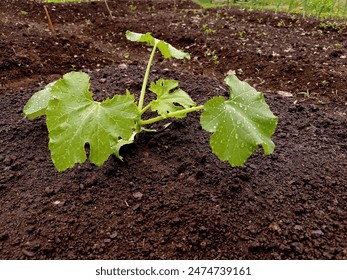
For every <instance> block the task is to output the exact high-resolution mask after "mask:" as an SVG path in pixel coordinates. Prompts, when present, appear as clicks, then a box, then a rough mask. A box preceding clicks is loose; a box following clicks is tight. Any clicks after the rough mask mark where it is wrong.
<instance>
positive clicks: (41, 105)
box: [23, 82, 55, 120]
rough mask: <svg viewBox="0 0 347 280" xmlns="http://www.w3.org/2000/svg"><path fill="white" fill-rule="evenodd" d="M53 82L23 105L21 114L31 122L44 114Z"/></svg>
mask: <svg viewBox="0 0 347 280" xmlns="http://www.w3.org/2000/svg"><path fill="white" fill-rule="evenodd" d="M54 84H55V82H52V83H50V84H48V85H47V86H46V87H45V88H44V89H43V90H40V91H38V92H36V93H34V95H33V96H32V97H31V98H30V99H29V101H28V102H27V104H25V106H24V109H23V112H24V115H25V117H27V118H28V119H30V120H32V119H35V118H37V117H40V116H42V115H44V114H45V113H46V108H47V106H48V102H49V100H50V99H51V90H52V87H53V85H54Z"/></svg>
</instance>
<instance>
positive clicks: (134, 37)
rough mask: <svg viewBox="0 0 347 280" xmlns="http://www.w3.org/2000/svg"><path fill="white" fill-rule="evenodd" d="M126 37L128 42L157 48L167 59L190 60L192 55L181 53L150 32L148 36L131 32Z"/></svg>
mask: <svg viewBox="0 0 347 280" xmlns="http://www.w3.org/2000/svg"><path fill="white" fill-rule="evenodd" d="M126 37H127V39H128V40H130V41H133V42H141V43H147V44H148V45H149V46H152V47H153V46H155V45H156V46H157V47H158V49H159V51H160V52H161V54H162V55H163V56H164V57H165V58H170V57H174V58H177V59H184V58H186V59H190V55H189V54H188V53H186V52H183V51H180V50H178V49H176V48H175V47H173V46H172V45H170V44H168V43H166V42H164V41H161V40H158V39H156V38H154V37H153V36H152V35H151V33H150V32H147V33H146V34H142V33H136V32H131V31H127V32H126Z"/></svg>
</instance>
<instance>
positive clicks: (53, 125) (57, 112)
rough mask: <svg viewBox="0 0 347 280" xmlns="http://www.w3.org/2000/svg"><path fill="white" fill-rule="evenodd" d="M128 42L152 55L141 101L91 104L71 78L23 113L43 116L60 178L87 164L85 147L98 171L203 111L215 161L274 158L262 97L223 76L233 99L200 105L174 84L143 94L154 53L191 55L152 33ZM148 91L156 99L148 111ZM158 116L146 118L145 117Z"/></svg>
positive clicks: (270, 121) (79, 79) (271, 120)
mask: <svg viewBox="0 0 347 280" xmlns="http://www.w3.org/2000/svg"><path fill="white" fill-rule="evenodd" d="M126 37H127V38H128V39H129V40H130V41H134V42H143V43H146V44H147V45H149V46H151V47H152V52H151V55H150V58H149V61H148V64H147V68H146V72H145V75H144V79H143V84H142V89H141V92H140V96H139V100H135V97H134V95H133V94H131V93H130V92H129V91H128V90H126V93H125V94H123V95H120V94H116V95H114V96H113V98H112V99H106V100H104V101H103V102H97V101H94V100H93V98H92V93H91V91H90V89H89V88H90V84H89V79H90V77H89V76H88V75H87V74H86V73H83V72H74V71H73V72H70V73H67V74H65V75H64V76H63V77H62V78H61V79H59V80H57V81H55V82H52V83H50V84H48V85H47V86H46V87H45V88H44V89H43V90H41V91H38V92H36V93H35V94H34V95H33V96H32V97H31V98H30V100H29V101H28V103H27V104H26V105H25V107H24V114H25V116H26V117H27V118H28V119H34V118H37V117H40V116H43V115H45V116H46V123H47V127H48V132H49V149H50V152H51V158H52V161H53V163H54V165H55V167H56V168H57V170H58V171H64V170H66V169H68V168H71V167H73V166H74V165H75V164H76V163H82V162H84V161H85V160H86V159H87V155H86V151H85V146H86V144H89V160H90V161H91V162H92V163H94V164H96V165H97V166H100V165H102V164H103V163H104V162H105V161H106V160H107V159H108V158H109V157H110V155H112V154H114V155H115V156H116V157H118V158H120V159H121V158H122V157H121V155H120V149H121V147H122V146H123V145H126V144H130V143H133V142H134V141H135V139H136V137H137V136H138V135H139V133H140V132H143V131H148V130H150V129H151V125H152V124H154V123H156V122H159V121H163V120H167V119H174V118H177V119H180V118H185V117H186V116H187V114H188V113H191V112H197V111H202V114H201V117H200V123H201V126H202V128H203V129H204V130H206V131H208V132H210V133H212V136H211V138H210V145H211V147H212V151H213V153H215V154H216V155H217V157H219V158H220V159H221V160H222V161H228V162H229V163H230V165H232V166H241V165H243V164H244V162H245V161H246V160H247V159H248V157H249V156H250V155H251V154H252V153H253V152H254V151H255V150H256V149H257V147H258V145H262V147H263V149H264V152H265V154H270V153H272V152H273V150H274V147H275V145H274V143H273V142H272V140H271V136H272V135H273V133H274V131H275V128H276V125H277V117H276V116H274V115H273V114H272V112H271V111H270V109H269V106H268V105H267V104H266V103H265V100H264V96H263V94H261V93H259V92H257V91H256V90H255V89H254V88H253V87H251V86H250V85H249V84H247V83H245V82H242V81H240V80H239V79H238V78H237V77H236V76H235V75H230V76H227V77H226V79H225V82H226V84H227V85H228V86H229V89H230V97H229V99H227V100H225V98H224V97H223V96H218V97H214V98H212V99H210V100H208V101H207V102H206V103H205V104H201V105H197V104H196V103H195V102H194V101H193V100H192V98H191V97H190V96H189V95H188V93H186V92H185V91H184V90H182V89H180V88H179V87H178V85H179V83H178V81H176V80H165V79H159V80H157V81H155V82H152V83H150V85H149V87H148V86H147V83H148V78H149V74H150V69H151V66H152V63H153V58H154V55H155V53H156V51H157V50H159V52H160V53H161V54H162V55H163V56H164V58H171V57H173V58H177V59H189V58H190V56H189V54H188V53H185V52H183V51H180V50H178V49H176V48H175V47H173V46H172V45H170V44H168V43H166V42H164V41H161V40H158V39H155V38H154V37H152V35H151V34H150V33H146V34H140V33H134V32H130V31H127V33H126ZM147 90H149V91H151V92H152V93H153V94H154V95H155V96H156V98H154V99H153V100H151V101H149V102H148V103H146V104H145V100H147V99H145V95H146V93H147ZM148 111H152V112H155V113H157V116H154V117H151V118H148V117H146V116H147V115H148V114H146V112H148Z"/></svg>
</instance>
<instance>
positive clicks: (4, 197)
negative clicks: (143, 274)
mask: <svg viewBox="0 0 347 280" xmlns="http://www.w3.org/2000/svg"><path fill="white" fill-rule="evenodd" d="M108 3H109V6H110V10H111V11H112V17H111V15H110V13H109V11H108V10H107V8H106V6H105V3H104V1H101V2H92V3H81V4H60V5H57V4H56V5H51V4H50V5H46V6H47V8H48V10H49V12H50V16H51V18H52V22H53V25H54V28H55V32H54V33H53V32H52V31H51V30H50V28H49V26H48V22H47V19H46V17H45V12H44V9H43V6H42V5H41V4H38V3H35V2H30V1H23V0H20V1H8V0H5V1H3V4H2V8H1V11H0V21H1V27H0V40H1V41H0V46H1V56H0V69H1V71H0V110H1V116H0V132H1V134H0V170H1V173H0V201H1V203H0V258H1V259H347V172H346V170H347V143H346V138H347V131H346V125H347V115H346V113H347V110H346V106H347V87H346V85H347V75H346V74H347V73H346V62H347V59H346V55H347V28H346V22H345V21H338V20H325V21H320V20H317V19H314V18H302V17H301V16H298V15H294V14H289V15H288V14H280V13H278V14H275V13H271V12H260V11H246V10H244V9H239V8H219V9H210V10H203V9H201V8H200V7H199V6H198V5H196V4H195V3H194V2H192V1H187V0H176V1H164V0H153V1H111V0H108ZM174 3H176V5H175V4H174ZM126 30H131V31H135V32H142V33H144V32H148V31H151V32H152V34H153V36H155V37H157V38H160V39H163V40H165V41H167V42H169V43H171V44H172V45H174V46H176V47H177V48H180V49H183V50H185V51H187V52H189V53H190V54H191V57H192V59H191V60H190V61H178V60H163V59H162V58H160V56H159V55H157V56H156V59H155V64H154V67H153V71H152V74H151V77H150V80H151V81H154V80H156V79H159V78H166V79H177V80H179V81H180V87H181V88H182V89H184V90H185V91H186V92H188V93H189V94H190V95H191V96H192V98H193V99H194V101H196V102H197V103H199V104H203V103H204V102H206V101H207V100H208V99H210V98H211V97H213V96H217V95H222V96H225V97H226V98H227V97H228V95H229V90H228V88H227V86H226V85H225V83H224V82H223V79H224V78H225V76H226V75H227V74H228V73H229V74H230V73H236V74H237V75H238V77H239V78H240V79H242V80H245V81H247V82H248V83H250V84H251V85H253V86H254V87H256V88H257V89H258V90H259V91H262V92H264V94H265V98H266V101H267V102H268V104H269V106H270V108H271V110H272V111H273V112H274V113H275V114H276V115H277V116H278V118H279V123H278V127H277V130H276V133H275V135H274V137H273V141H274V142H275V144H276V148H275V151H274V153H273V154H271V155H269V156H265V155H264V154H263V151H262V150H261V148H259V150H258V151H257V152H256V153H255V154H254V155H253V156H251V158H250V159H249V160H248V161H247V163H246V164H245V166H243V167H237V168H236V167H230V166H229V164H227V163H224V162H221V161H220V160H219V159H218V158H217V157H216V156H215V155H213V153H212V152H211V148H210V146H209V137H210V135H209V133H207V132H205V131H203V130H202V129H201V126H200V122H199V117H200V115H199V113H192V114H190V115H188V117H187V118H186V119H177V120H173V121H172V123H171V125H169V126H168V127H166V128H165V127H164V126H158V127H157V129H158V131H157V132H156V133H144V134H142V135H140V137H139V138H138V139H137V140H136V142H135V143H134V144H132V145H128V146H125V147H123V148H122V150H121V154H122V156H123V161H120V160H118V159H116V158H115V157H110V158H109V160H108V161H107V162H106V163H105V165H103V166H102V167H96V166H94V165H93V164H91V163H90V162H86V163H83V164H78V165H76V166H75V167H74V168H72V169H69V170H68V171H65V172H63V173H59V172H57V171H56V169H55V168H54V166H53V164H52V162H51V160H50V153H49V150H48V133H47V128H46V125H45V119H44V118H43V117H41V118H39V119H36V120H34V121H29V120H27V119H25V118H24V116H23V113H22V109H23V106H24V105H25V103H26V102H27V100H28V99H29V98H30V97H31V95H32V94H33V93H34V92H36V91H38V90H40V89H42V88H43V86H44V85H45V84H47V83H48V82H51V81H53V80H55V79H57V78H60V77H61V75H63V74H65V73H66V72H69V71H72V70H78V71H80V70H82V71H85V72H87V73H88V74H89V75H90V76H91V84H92V91H93V94H94V98H95V99H96V100H99V101H101V100H103V99H105V98H107V97H112V95H113V94H115V93H124V92H125V90H126V89H129V90H130V91H131V92H132V93H134V94H135V95H137V94H138V92H139V91H140V90H141V84H142V79H143V75H144V72H145V68H146V60H147V59H148V57H149V54H150V51H149V50H148V47H146V46H143V45H139V44H137V43H132V42H129V41H127V40H126V39H125V38H124V34H125V31H126Z"/></svg>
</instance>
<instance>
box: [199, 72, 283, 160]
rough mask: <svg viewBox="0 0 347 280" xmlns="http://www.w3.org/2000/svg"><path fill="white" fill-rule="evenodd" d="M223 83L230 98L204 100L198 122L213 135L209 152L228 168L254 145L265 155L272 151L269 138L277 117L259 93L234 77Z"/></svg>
mask: <svg viewBox="0 0 347 280" xmlns="http://www.w3.org/2000/svg"><path fill="white" fill-rule="evenodd" d="M225 81H226V83H227V84H228V85H229V87H230V99H229V100H225V99H224V97H221V96H219V97H215V98H212V99H211V100H209V101H207V102H206V103H205V104H204V112H203V113H202V115H201V119H200V122H201V125H202V127H203V129H205V130H207V131H209V132H212V133H213V134H212V136H211V138H210V145H211V147H212V151H213V153H214V154H216V155H217V156H218V157H219V158H220V159H221V160H223V161H228V162H229V163H230V165H232V166H242V165H243V164H244V163H245V161H246V160H247V159H248V158H249V156H250V155H251V154H252V153H253V152H254V151H255V150H256V149H257V147H258V145H262V147H263V149H264V152H265V154H270V153H272V152H273V150H274V147H275V145H274V143H273V142H272V140H271V136H272V135H273V133H274V132H275V129H276V125H277V117H276V116H274V115H273V113H272V112H271V110H270V109H269V106H268V105H267V104H266V102H265V100H264V96H263V94H261V93H259V92H257V91H256V90H255V89H254V88H253V87H251V86H250V85H249V84H247V83H245V82H242V81H240V80H239V79H238V78H237V77H236V76H234V75H232V76H228V77H227V78H226V79H225Z"/></svg>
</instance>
